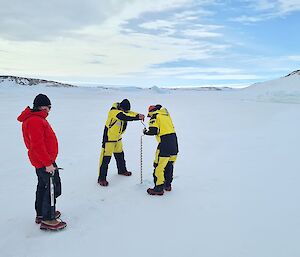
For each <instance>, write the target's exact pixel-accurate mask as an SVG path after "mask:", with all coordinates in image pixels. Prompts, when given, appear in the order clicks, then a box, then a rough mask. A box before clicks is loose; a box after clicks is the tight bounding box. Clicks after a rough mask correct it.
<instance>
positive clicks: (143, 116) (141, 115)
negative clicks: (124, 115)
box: [139, 113, 145, 121]
mask: <svg viewBox="0 0 300 257" xmlns="http://www.w3.org/2000/svg"><path fill="white" fill-rule="evenodd" d="M139 119H140V120H142V121H144V120H145V115H144V114H141V113H139Z"/></svg>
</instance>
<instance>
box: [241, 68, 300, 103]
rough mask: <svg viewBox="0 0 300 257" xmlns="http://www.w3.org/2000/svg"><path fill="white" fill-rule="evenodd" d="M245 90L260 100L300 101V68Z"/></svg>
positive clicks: (250, 95) (247, 93)
mask: <svg viewBox="0 0 300 257" xmlns="http://www.w3.org/2000/svg"><path fill="white" fill-rule="evenodd" d="M244 91H245V92H246V95H248V96H249V97H253V96H254V97H255V98H257V99H258V100H260V101H275V102H276V101H280V102H293V103H300V70H297V71H293V72H291V73H290V74H288V75H286V76H284V77H282V78H279V79H274V80H270V81H266V82H261V83H256V84H254V85H252V86H250V87H248V88H245V89H244Z"/></svg>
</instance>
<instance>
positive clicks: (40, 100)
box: [33, 94, 51, 108]
mask: <svg viewBox="0 0 300 257" xmlns="http://www.w3.org/2000/svg"><path fill="white" fill-rule="evenodd" d="M49 105H51V102H50V99H49V98H48V96H46V95H43V94H39V95H37V96H36V97H35V98H34V101H33V108H37V107H40V106H49Z"/></svg>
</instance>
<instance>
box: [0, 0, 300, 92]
mask: <svg viewBox="0 0 300 257" xmlns="http://www.w3.org/2000/svg"><path fill="white" fill-rule="evenodd" d="M0 4H1V8H0V75H15V76H23V77H33V78H43V79H51V80H56V81H60V82H68V83H73V84H78V85H124V86H140V87H149V86H161V87H180V86H185V87H188V86H243V85H249V84H252V83H255V82H261V81H266V80H270V79H275V78H278V77H281V76H284V75H287V74H288V73H290V72H292V71H294V70H297V69H300V48H299V45H300V33H299V24H300V0H272V1H271V0H261V1H258V0H246V1H230V0H227V1H218V0H151V1H150V0H149V1H146V0H107V1H103V0H84V1H83V0H82V1H80V0H51V1H43V0H26V1H24V0H10V1H6V0H0Z"/></svg>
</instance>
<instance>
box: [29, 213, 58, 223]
mask: <svg viewBox="0 0 300 257" xmlns="http://www.w3.org/2000/svg"><path fill="white" fill-rule="evenodd" d="M60 216H61V213H60V211H55V215H54V217H55V219H58V218H59V217H60ZM42 220H43V216H36V218H35V223H36V224H41V222H42Z"/></svg>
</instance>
